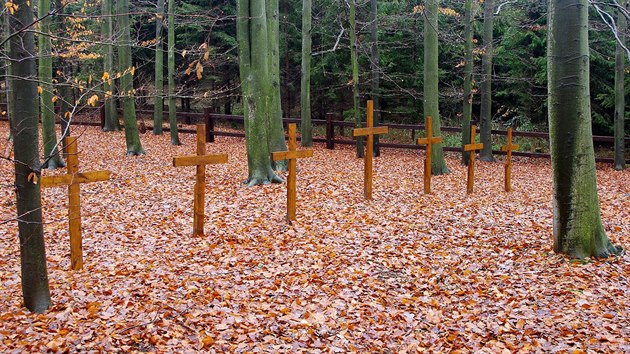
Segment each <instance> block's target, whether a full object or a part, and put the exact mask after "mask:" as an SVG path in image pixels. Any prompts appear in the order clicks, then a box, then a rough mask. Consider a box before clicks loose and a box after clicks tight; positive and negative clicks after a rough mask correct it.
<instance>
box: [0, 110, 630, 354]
mask: <svg viewBox="0 0 630 354" xmlns="http://www.w3.org/2000/svg"><path fill="white" fill-rule="evenodd" d="M7 129H8V127H7V124H6V123H5V122H2V123H0V136H2V137H4V136H6V135H7ZM74 135H77V136H78V137H79V139H80V144H79V147H80V160H81V167H82V169H85V170H101V169H109V170H111V171H112V172H113V174H112V180H111V181H109V182H103V183H98V184H92V185H85V186H82V188H81V192H82V196H81V197H82V214H83V236H84V242H83V246H84V256H85V269H84V270H83V271H78V272H73V271H70V270H69V267H70V259H69V241H68V230H67V217H66V212H67V205H66V204H67V197H66V190H65V189H63V188H56V189H49V190H45V191H43V198H44V200H43V205H44V218H45V222H46V224H45V235H46V245H47V252H48V255H47V256H48V260H49V263H48V265H49V277H50V283H51V293H52V299H53V307H52V308H51V309H50V310H49V311H48V312H47V313H46V314H44V315H30V314H28V313H27V312H26V310H25V309H24V308H22V306H21V292H20V276H19V251H18V240H17V225H16V223H15V222H9V223H2V224H0V252H1V253H2V254H3V257H2V258H1V259H0V321H2V322H1V324H2V325H1V326H0V351H2V352H10V351H11V350H17V351H20V350H24V351H32V352H41V351H45V350H46V347H48V348H49V349H52V350H63V349H65V348H68V349H69V350H70V351H71V352H74V351H84V350H90V349H101V350H105V351H107V352H115V351H131V350H148V351H150V350H153V351H158V352H163V351H169V350H171V351H183V350H184V349H185V348H191V349H195V350H199V349H201V348H204V347H205V348H206V349H214V350H216V351H219V352H221V351H231V352H232V351H246V350H254V349H257V350H258V351H265V352H275V351H278V350H298V349H299V348H320V349H322V350H327V351H339V352H346V351H351V350H356V351H361V352H368V351H381V350H385V349H386V348H390V349H392V350H395V351H399V350H403V349H405V348H407V349H413V348H417V347H431V348H433V349H434V350H436V351H448V350H451V349H458V348H462V349H465V350H471V349H480V348H484V347H485V348H487V349H491V350H492V351H500V350H501V349H504V348H506V349H508V350H511V351H518V350H520V349H523V350H525V351H530V350H540V351H551V350H557V349H567V350H570V349H581V350H587V349H592V350H595V351H604V352H621V351H624V350H630V348H629V347H628V343H627V339H626V338H628V337H630V329H628V328H629V327H628V322H627V321H628V318H630V313H629V311H630V306H629V305H630V304H629V300H628V296H627V294H628V292H629V289H628V279H629V274H630V256H629V255H628V254H626V255H624V256H623V257H621V258H612V259H609V260H605V261H594V262H590V263H586V264H582V263H575V262H571V261H570V260H568V259H566V258H565V257H563V256H559V255H555V254H553V253H552V226H551V225H552V220H551V215H552V210H551V169H550V163H549V161H548V160H531V161H530V160H523V159H515V162H514V167H513V182H512V183H513V190H514V191H513V192H512V193H510V194H506V193H504V192H503V191H502V190H503V166H502V165H501V164H499V163H496V164H489V163H479V164H478V165H477V171H476V181H475V183H476V184H475V193H474V194H473V195H471V196H467V195H466V172H465V169H464V167H462V166H460V164H459V160H460V156H459V154H453V155H448V157H449V159H448V165H449V167H450V169H451V170H452V173H451V174H449V175H445V176H439V177H434V178H433V180H432V191H433V194H432V195H425V194H423V184H422V162H423V153H422V152H413V151H399V150H391V149H385V150H382V152H381V154H382V155H381V157H380V158H378V159H376V161H375V174H374V175H375V179H374V200H373V201H371V202H366V201H365V200H364V199H363V193H362V192H363V191H362V188H363V181H362V178H363V161H362V160H360V159H356V158H355V151H354V149H353V147H347V148H342V149H338V150H335V151H329V150H324V149H323V148H322V146H321V145H319V144H316V146H315V149H316V150H315V155H314V157H313V158H311V159H304V160H301V161H300V162H299V163H298V170H299V172H298V193H297V197H298V211H297V221H296V222H295V223H293V224H292V225H288V224H287V223H286V221H285V216H286V209H285V208H286V206H285V205H286V204H285V203H286V201H285V193H286V191H285V188H286V186H285V185H281V184H275V185H266V186H259V187H254V188H248V187H245V186H244V185H243V184H242V182H243V181H244V180H245V179H246V178H247V160H246V156H245V144H244V141H243V140H242V139H232V138H217V142H216V143H214V144H208V153H213V154H214V153H228V154H230V163H229V164H227V165H217V166H214V167H213V168H212V169H208V171H207V172H206V173H207V187H206V227H205V231H206V237H205V238H192V237H191V232H192V219H193V215H192V212H193V211H192V203H191V199H192V197H193V184H194V183H193V181H194V171H192V170H191V171H186V170H182V169H177V168H173V167H172V157H173V156H181V155H189V154H192V153H193V152H194V149H195V143H194V142H195V140H194V139H195V137H194V135H190V134H184V135H182V136H181V138H182V142H183V143H184V145H183V146H172V145H171V144H170V142H169V140H168V137H166V136H161V137H160V136H153V135H151V134H145V135H143V136H141V138H142V140H143V141H142V145H143V146H144V147H145V150H146V152H147V154H146V155H144V156H138V157H126V156H125V152H126V149H125V140H124V133H122V132H114V133H102V132H100V131H99V130H98V129H96V128H81V127H77V128H75V133H74ZM2 144H5V142H4V141H3V142H2ZM0 151H4V145H3V146H1V147H0ZM0 172H1V173H0V184H1V185H2V188H0V200H1V201H2V204H1V206H0V221H5V220H7V219H11V218H14V217H15V205H14V198H15V196H14V194H13V189H12V187H11V186H12V183H13V177H12V173H13V165H12V164H11V163H9V162H8V161H4V160H0ZM63 172H64V171H58V172H55V173H63ZM46 173H48V172H46ZM598 181H599V192H600V199H601V205H602V213H603V220H604V226H605V228H606V231H607V232H608V234H609V236H610V238H611V239H612V241H613V243H615V244H621V245H622V246H624V247H625V248H628V247H630V245H629V242H628V235H630V221H629V220H630V172H629V171H624V172H616V171H613V170H612V169H611V168H609V167H608V166H605V167H602V169H600V170H598Z"/></svg>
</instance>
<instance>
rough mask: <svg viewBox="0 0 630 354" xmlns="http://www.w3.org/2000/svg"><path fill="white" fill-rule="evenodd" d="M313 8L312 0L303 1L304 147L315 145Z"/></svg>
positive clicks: (302, 94) (302, 84) (301, 91)
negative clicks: (312, 104)
mask: <svg viewBox="0 0 630 354" xmlns="http://www.w3.org/2000/svg"><path fill="white" fill-rule="evenodd" d="M312 9H313V3H312V1H311V0H304V1H302V71H301V74H302V75H301V76H300V77H301V82H300V96H301V97H300V108H301V114H300V117H301V118H302V122H301V123H302V124H301V127H300V128H301V129H300V131H301V133H302V146H304V147H309V146H313V124H312V123H311V55H312V37H311V23H312V21H313V16H312Z"/></svg>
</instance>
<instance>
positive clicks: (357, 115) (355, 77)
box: [348, 0, 364, 158]
mask: <svg viewBox="0 0 630 354" xmlns="http://www.w3.org/2000/svg"><path fill="white" fill-rule="evenodd" d="M354 1H355V0H349V1H348V4H349V5H350V61H351V65H352V103H353V110H352V114H353V117H354V123H355V126H356V127H357V128H361V111H360V110H359V59H358V48H357V21H356V4H355V2H354ZM363 156H364V152H363V137H360V136H358V137H357V157H359V158H362V157H363Z"/></svg>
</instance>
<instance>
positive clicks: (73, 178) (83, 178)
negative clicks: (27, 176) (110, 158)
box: [40, 171, 111, 188]
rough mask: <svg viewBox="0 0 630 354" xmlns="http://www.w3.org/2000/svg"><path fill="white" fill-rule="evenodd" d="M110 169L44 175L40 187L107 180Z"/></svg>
mask: <svg viewBox="0 0 630 354" xmlns="http://www.w3.org/2000/svg"><path fill="white" fill-rule="evenodd" d="M110 176H111V172H110V171H95V172H85V173H77V174H75V175H59V176H46V177H42V178H41V180H40V183H41V186H42V188H50V187H61V186H69V185H71V184H77V183H89V182H101V181H107V180H109V178H110Z"/></svg>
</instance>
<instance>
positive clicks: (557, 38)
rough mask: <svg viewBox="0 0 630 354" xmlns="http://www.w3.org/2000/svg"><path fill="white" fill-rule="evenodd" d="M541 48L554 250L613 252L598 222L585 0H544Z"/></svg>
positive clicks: (592, 253)
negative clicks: (545, 69)
mask: <svg viewBox="0 0 630 354" xmlns="http://www.w3.org/2000/svg"><path fill="white" fill-rule="evenodd" d="M548 24H549V38H548V44H547V45H548V47H547V67H548V73H547V75H548V85H549V87H548V89H549V108H548V109H549V136H550V143H551V163H552V169H553V187H554V188H553V237H554V245H553V248H554V251H556V252H558V253H564V254H567V255H569V256H571V257H575V258H585V257H592V256H593V257H598V258H605V257H607V256H609V255H611V254H619V253H620V252H621V249H620V248H618V247H615V246H613V245H612V244H611V242H610V240H609V239H608V237H607V236H606V233H605V232H604V227H603V226H602V221H601V216H600V209H599V198H598V196H597V176H596V174H595V152H594V148H593V133H592V128H591V104H590V87H589V47H588V0H550V1H549V12H548Z"/></svg>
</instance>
